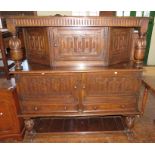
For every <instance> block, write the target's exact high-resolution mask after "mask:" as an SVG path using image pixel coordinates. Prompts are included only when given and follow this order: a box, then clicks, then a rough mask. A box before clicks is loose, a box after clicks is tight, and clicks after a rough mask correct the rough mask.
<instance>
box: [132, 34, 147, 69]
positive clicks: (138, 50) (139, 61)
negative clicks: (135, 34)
mask: <svg viewBox="0 0 155 155" xmlns="http://www.w3.org/2000/svg"><path fill="white" fill-rule="evenodd" d="M145 49H146V33H142V32H141V33H140V34H139V38H138V39H137V42H136V46H135V52H134V58H135V64H136V67H137V68H142V67H143V60H144V54H145Z"/></svg>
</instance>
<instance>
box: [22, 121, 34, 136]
mask: <svg viewBox="0 0 155 155" xmlns="http://www.w3.org/2000/svg"><path fill="white" fill-rule="evenodd" d="M24 123H25V128H26V130H27V131H28V132H29V133H30V134H31V133H34V130H33V127H34V120H33V119H26V120H25V121H24Z"/></svg>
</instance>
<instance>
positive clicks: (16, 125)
mask: <svg viewBox="0 0 155 155" xmlns="http://www.w3.org/2000/svg"><path fill="white" fill-rule="evenodd" d="M18 111H19V104H18V100H17V93H16V89H15V88H13V87H12V86H11V83H10V82H9V81H7V80H4V79H1V80H0V140H4V139H8V138H12V139H14V140H15V139H16V140H22V138H23V134H24V122H23V120H22V119H21V118H18V117H17V112H18Z"/></svg>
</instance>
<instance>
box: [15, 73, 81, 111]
mask: <svg viewBox="0 0 155 155" xmlns="http://www.w3.org/2000/svg"><path fill="white" fill-rule="evenodd" d="M80 78H81V75H80V74H72V73H64V74H62V73H61V74H44V75H42V74H29V75H20V77H19V80H18V81H17V88H18V93H19V99H20V104H21V108H22V112H24V113H50V112H76V111H77V110H78V109H77V108H78V103H79V89H78V84H79V80H80Z"/></svg>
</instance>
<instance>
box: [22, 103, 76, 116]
mask: <svg viewBox="0 0 155 155" xmlns="http://www.w3.org/2000/svg"><path fill="white" fill-rule="evenodd" d="M21 108H22V112H23V114H41V113H44V114H49V113H52V112H60V113H61V112H77V111H78V106H77V105H62V104H54V105H53V104H52V105H50V104H42V105H40V104H25V105H22V107H21Z"/></svg>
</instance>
